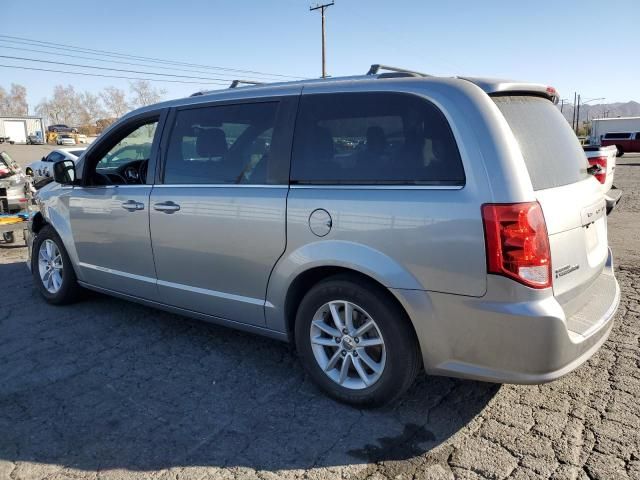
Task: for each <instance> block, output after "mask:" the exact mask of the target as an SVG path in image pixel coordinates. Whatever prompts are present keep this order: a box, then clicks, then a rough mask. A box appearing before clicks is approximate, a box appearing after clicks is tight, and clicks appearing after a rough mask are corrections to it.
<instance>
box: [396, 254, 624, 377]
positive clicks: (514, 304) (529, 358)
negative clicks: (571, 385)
mask: <svg viewBox="0 0 640 480" xmlns="http://www.w3.org/2000/svg"><path fill="white" fill-rule="evenodd" d="M489 277H490V278H489V280H488V287H489V288H488V290H487V292H497V293H495V294H491V295H490V294H489V293H487V295H485V297H482V298H472V297H464V296H458V295H450V294H441V293H432V292H430V293H427V292H416V291H411V292H409V291H402V292H401V291H398V290H394V291H393V292H394V293H395V294H396V296H397V297H398V299H399V300H400V301H401V302H402V303H403V305H404V306H405V308H406V309H407V311H408V313H409V316H410V317H411V319H412V321H413V324H414V327H415V329H416V333H417V335H418V340H419V342H420V346H421V349H422V353H423V360H424V365H425V369H426V370H427V372H428V373H432V374H436V375H447V376H455V377H462V378H471V379H476V380H484V381H491V382H500V383H523V384H537V383H545V382H549V381H552V380H555V379H557V378H559V377H562V376H563V375H566V374H567V373H569V372H571V371H572V370H574V369H575V368H577V367H578V366H580V365H581V364H582V363H584V362H585V361H586V360H587V359H589V358H590V357H591V356H592V355H593V354H594V353H595V352H596V351H597V350H598V349H599V348H600V346H601V345H602V344H603V343H604V342H605V341H606V339H607V337H608V335H609V332H610V331H611V328H612V326H613V317H614V314H615V312H616V310H617V308H618V304H619V302H620V288H619V286H618V282H617V281H616V278H615V276H614V273H613V259H612V255H611V250H609V257H608V260H607V264H606V266H605V268H604V269H603V271H602V273H601V274H600V275H599V277H598V278H597V279H595V281H594V282H593V283H592V284H591V285H590V286H589V287H588V288H587V289H586V290H584V291H583V292H582V293H581V294H580V295H579V296H578V297H577V298H574V299H573V300H572V301H571V302H568V303H567V304H566V305H560V303H558V301H557V300H556V298H555V297H553V296H549V295H548V292H547V293H546V294H544V293H543V292H539V291H531V289H527V291H526V295H527V296H528V297H529V298H527V299H525V297H524V296H523V295H522V294H521V293H518V292H519V291H521V290H522V287H520V286H519V285H517V284H515V282H512V281H510V280H507V279H503V278H500V277H496V278H493V277H494V276H489ZM519 295H520V296H521V297H522V301H519V300H515V301H514V300H513V299H514V298H518V296H519ZM489 297H492V298H489ZM531 297H534V298H533V300H532V299H531ZM535 297H538V298H535Z"/></svg>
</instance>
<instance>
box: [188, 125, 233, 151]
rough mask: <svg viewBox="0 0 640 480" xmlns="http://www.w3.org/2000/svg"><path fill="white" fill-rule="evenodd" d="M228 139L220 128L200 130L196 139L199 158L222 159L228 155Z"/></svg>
mask: <svg viewBox="0 0 640 480" xmlns="http://www.w3.org/2000/svg"><path fill="white" fill-rule="evenodd" d="M227 150H228V146H227V137H226V135H225V134H224V131H223V130H221V129H219V128H208V129H206V130H200V131H199V132H198V136H197V137H196V153H197V154H198V156H199V157H221V156H223V155H225V154H226V153H227Z"/></svg>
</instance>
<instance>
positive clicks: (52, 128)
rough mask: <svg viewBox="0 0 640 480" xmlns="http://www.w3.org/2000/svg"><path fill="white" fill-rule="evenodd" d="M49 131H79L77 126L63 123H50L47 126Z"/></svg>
mask: <svg viewBox="0 0 640 480" xmlns="http://www.w3.org/2000/svg"><path fill="white" fill-rule="evenodd" d="M47 131H48V132H54V133H78V129H77V128H73V127H69V126H68V125H65V124H63V123H58V124H55V125H49V126H48V127H47Z"/></svg>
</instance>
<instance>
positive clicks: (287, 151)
mask: <svg viewBox="0 0 640 480" xmlns="http://www.w3.org/2000/svg"><path fill="white" fill-rule="evenodd" d="M299 99H300V95H299V94H287V95H270V96H266V97H248V98H233V99H224V100H213V101H207V102H202V103H189V104H184V105H178V106H176V107H173V108H171V109H170V112H169V114H168V115H167V118H166V123H165V125H166V128H165V129H164V132H163V135H162V139H161V141H160V148H159V154H158V168H157V170H156V173H155V185H156V186H163V187H189V188H193V187H195V186H199V187H219V188H222V187H226V188H229V187H244V188H247V187H262V188H264V187H283V186H284V187H288V179H289V174H290V170H289V168H290V165H291V152H292V149H293V130H294V125H295V114H296V113H297V110H298V102H299ZM259 103H277V104H278V106H277V110H276V118H275V123H274V127H273V137H272V144H275V143H276V142H275V141H274V139H276V138H278V143H279V147H278V148H279V149H281V151H280V152H277V154H276V155H274V156H273V158H274V159H276V160H275V165H274V167H275V168H276V169H278V170H279V172H278V174H277V177H278V183H241V184H237V183H197V184H172V183H165V182H164V174H165V168H166V162H167V159H168V158H167V157H168V152H169V140H170V139H171V135H172V134H173V129H174V128H175V121H176V116H177V114H178V112H181V111H184V110H195V109H199V108H211V107H226V106H235V105H246V104H252V105H253V104H259ZM292 116H293V118H292ZM271 161H273V160H271Z"/></svg>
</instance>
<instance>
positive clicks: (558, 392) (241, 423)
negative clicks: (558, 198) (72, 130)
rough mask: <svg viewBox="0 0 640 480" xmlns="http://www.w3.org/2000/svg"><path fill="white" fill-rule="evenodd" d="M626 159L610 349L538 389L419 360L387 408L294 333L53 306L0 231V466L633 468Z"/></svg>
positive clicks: (200, 474) (634, 355)
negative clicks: (617, 301) (303, 351)
mask: <svg viewBox="0 0 640 480" xmlns="http://www.w3.org/2000/svg"><path fill="white" fill-rule="evenodd" d="M51 148H53V147H48V146H22V145H13V146H2V149H5V150H7V151H9V153H10V154H11V155H13V156H14V158H15V159H16V160H17V161H18V162H20V163H21V164H22V165H25V164H26V163H29V162H30V161H32V160H35V159H37V158H39V157H41V156H42V154H43V152H46V151H47V150H48V149H51ZM618 161H619V164H618V167H617V171H616V179H615V182H614V183H615V184H616V185H617V186H618V188H621V189H622V190H623V191H624V196H623V199H622V201H621V203H620V204H619V205H618V208H617V209H616V211H614V212H613V213H612V215H611V216H610V217H609V241H610V245H611V246H612V248H613V251H614V257H615V262H616V264H615V269H616V272H617V277H618V280H619V282H620V286H621V289H622V303H621V305H620V309H619V311H618V314H617V316H616V319H615V326H614V329H613V331H612V333H611V335H610V337H609V340H608V341H607V342H606V343H605V344H604V346H603V348H602V349H601V350H600V351H599V352H598V353H597V354H596V355H595V356H594V357H593V358H592V359H590V360H589V361H588V362H587V363H586V364H584V365H583V366H582V367H580V368H578V369H577V370H576V371H574V372H572V373H571V374H569V375H567V376H566V377H564V378H562V379H560V380H558V381H555V382H552V383H549V384H545V385H539V386H517V385H502V386H500V385H494V384H489V383H482V382H472V381H462V380H454V379H449V378H440V377H427V376H426V375H424V374H422V375H420V377H419V378H418V380H417V382H416V384H415V385H414V386H413V387H412V388H411V389H410V391H409V392H408V394H407V395H405V396H404V397H403V398H402V399H401V401H400V402H398V403H397V404H395V405H393V406H391V407H388V408H384V409H378V410H362V411H361V410H357V409H353V408H350V407H347V406H344V405H341V404H338V403H336V402H334V401H332V400H329V399H328V398H327V397H325V396H324V395H323V394H322V393H321V392H319V391H318V390H317V389H316V388H315V386H313V385H312V384H311V383H310V381H309V379H308V378H307V376H306V375H305V374H304V372H303V371H302V369H301V368H300V366H299V364H298V361H297V359H296V356H295V353H294V352H293V351H292V349H291V348H290V347H289V346H288V345H286V344H284V343H280V342H277V341H273V340H269V339H265V338H261V337H257V336H253V335H249V334H244V333H240V332H237V331H233V330H230V329H226V328H222V327H217V326H214V325H210V324H206V323H202V322H198V321H194V320H190V319H187V318H183V317H179V316H176V315H172V314H168V313H164V312H159V311H156V310H153V309H150V308H146V307H143V306H140V305H136V304H132V303H128V302H124V301H121V300H117V299H113V298H109V297H106V296H102V295H98V294H90V295H88V296H87V298H85V299H84V300H83V301H81V302H80V303H78V304H75V305H72V306H65V307H53V306H50V305H48V304H46V303H45V302H44V301H43V300H42V299H41V297H40V296H39V294H38V293H37V292H36V290H35V289H34V287H33V283H32V280H31V277H30V274H29V272H28V271H27V269H26V267H25V265H24V260H25V258H26V249H25V247H23V246H20V245H19V244H18V245H16V246H11V245H4V244H2V243H1V242H0V292H2V294H1V297H0V299H1V300H0V302H1V303H0V479H14V480H16V479H43V478H47V479H63V478H69V479H71V478H73V479H77V478H82V479H85V478H86V479H98V478H99V479H115V478H118V479H133V478H145V479H146V478H153V479H156V478H157V479H245V478H247V479H261V480H266V479H276V478H285V479H288V478H296V479H298V478H300V479H326V478H343V479H347V478H349V479H371V480H374V479H375V480H380V479H414V478H415V479H430V478H434V479H451V478H460V479H479V478H490V479H502V478H510V479H529V478H554V479H587V478H590V479H591V478H592V479H603V480H604V479H606V480H610V479H626V478H631V479H640V433H639V431H640V370H639V368H638V367H639V366H640V350H639V343H640V342H639V338H640V324H639V320H640V278H639V274H640V225H639V221H640V155H625V156H624V157H623V158H622V159H618Z"/></svg>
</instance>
